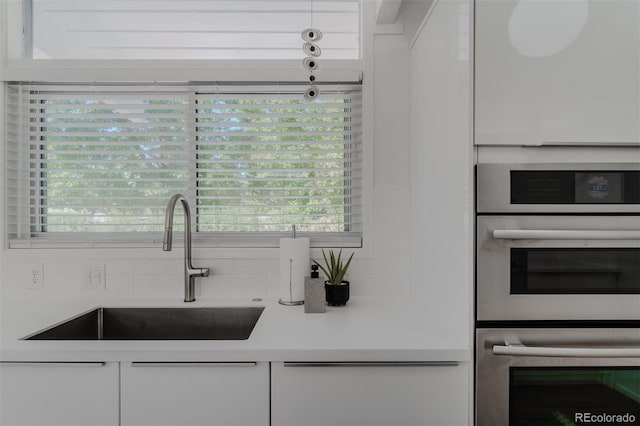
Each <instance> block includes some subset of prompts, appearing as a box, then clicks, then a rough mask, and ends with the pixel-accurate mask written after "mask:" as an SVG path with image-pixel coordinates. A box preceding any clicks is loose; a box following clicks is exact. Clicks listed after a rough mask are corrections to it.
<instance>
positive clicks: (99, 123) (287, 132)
mask: <svg viewBox="0 0 640 426" xmlns="http://www.w3.org/2000/svg"><path fill="white" fill-rule="evenodd" d="M305 89H306V86H305V85H295V84H279V85H235V86H233V85H216V86H213V85H204V84H200V85H195V84H191V85H187V84H185V85H158V84H156V85H151V86H149V85H147V86H143V85H80V84H78V85H68V84H67V85H51V84H26V83H25V84H10V85H9V86H8V93H7V97H8V102H7V118H6V120H7V135H8V143H7V148H6V149H7V152H6V175H7V183H6V188H7V200H6V203H7V228H8V229H7V231H8V232H7V233H8V236H9V239H10V247H33V246H38V244H49V245H54V246H59V245H61V244H66V243H67V242H68V243H69V244H70V245H73V246H77V245H78V244H82V243H84V244H87V245H116V246H118V245H120V244H123V243H126V244H127V245H130V244H132V243H137V244H140V245H154V244H157V242H158V239H159V238H161V233H162V230H163V220H164V210H165V207H166V203H167V201H168V199H169V197H170V196H171V195H173V194H174V193H183V194H184V195H186V196H187V197H188V198H189V200H190V204H191V206H192V210H195V214H194V215H193V216H194V217H193V223H192V224H190V226H191V227H192V229H193V230H194V231H195V233H196V236H195V241H196V243H197V244H200V245H205V246H229V245H241V246H254V247H264V246H272V247H277V246H278V238H280V237H282V236H283V235H284V234H286V233H288V232H289V229H290V226H291V224H295V225H296V226H297V229H298V230H299V231H300V232H301V233H306V234H307V235H309V236H310V237H311V241H312V244H313V245H317V246H321V245H342V246H360V243H361V231H362V229H361V228H362V138H361V136H362V130H361V120H362V119H361V108H362V105H361V90H360V89H361V88H360V85H359V84H331V85H323V86H321V94H320V97H319V98H318V99H316V100H315V101H313V102H309V101H305V100H304V99H303V96H302V94H303V92H304V90H305ZM176 218H178V216H176Z"/></svg>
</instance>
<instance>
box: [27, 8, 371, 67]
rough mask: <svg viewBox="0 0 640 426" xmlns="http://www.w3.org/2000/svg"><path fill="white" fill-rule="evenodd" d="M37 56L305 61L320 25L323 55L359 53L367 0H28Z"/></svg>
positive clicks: (30, 48)
mask: <svg viewBox="0 0 640 426" xmlns="http://www.w3.org/2000/svg"><path fill="white" fill-rule="evenodd" d="M24 5H25V13H24V14H23V16H24V17H25V21H26V22H25V31H24V34H25V36H26V37H25V44H26V46H25V57H27V58H33V59H209V60H217V59H302V58H303V57H304V55H303V53H302V48H301V47H302V43H303V42H302V40H301V38H300V34H301V32H302V30H304V29H305V28H308V27H312V26H313V27H316V28H318V29H320V30H321V31H322V32H323V34H324V37H323V38H322V41H321V43H320V45H321V48H322V58H323V59H359V58H360V0H269V1H265V0H232V1H227V0H225V1H223V0H25V1H24Z"/></svg>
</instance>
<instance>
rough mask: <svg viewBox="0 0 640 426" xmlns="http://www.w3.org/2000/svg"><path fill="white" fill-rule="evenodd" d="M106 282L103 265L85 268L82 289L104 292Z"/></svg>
mask: <svg viewBox="0 0 640 426" xmlns="http://www.w3.org/2000/svg"><path fill="white" fill-rule="evenodd" d="M106 281H107V274H106V268H105V265H91V266H87V269H86V271H85V276H84V288H87V289H92V290H104V289H105V286H106Z"/></svg>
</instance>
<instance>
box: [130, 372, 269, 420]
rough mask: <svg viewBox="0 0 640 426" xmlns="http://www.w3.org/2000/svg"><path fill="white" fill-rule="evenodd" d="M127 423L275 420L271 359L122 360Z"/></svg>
mask: <svg viewBox="0 0 640 426" xmlns="http://www.w3.org/2000/svg"><path fill="white" fill-rule="evenodd" d="M121 375H122V381H121V386H122V406H121V409H122V425H123V426H133V425H154V426H160V425H167V426H169V425H171V426H175V425H181V426H188V425H198V426H201V425H225V426H233V425H237V426H254V425H255V426H257V425H261V426H267V425H268V424H269V365H268V363H264V362H263V363H246V362H240V363H215V362H213V363H208V362H195V363H188V362H187V363H184V362H180V363H171V362H163V363H147V362H143V363H122V366H121Z"/></svg>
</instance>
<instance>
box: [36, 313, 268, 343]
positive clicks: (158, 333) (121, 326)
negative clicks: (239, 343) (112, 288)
mask: <svg viewBox="0 0 640 426" xmlns="http://www.w3.org/2000/svg"><path fill="white" fill-rule="evenodd" d="M263 310H264V307H261V306H260V307H258V306H249V307H203V308H96V309H94V310H92V311H90V312H87V313H84V314H81V315H79V316H76V317H73V318H70V319H68V320H66V321H64V322H62V323H60V324H56V325H53V326H51V327H48V328H46V329H44V330H41V331H39V332H37V333H35V334H32V335H29V336H27V337H25V338H24V339H25V340H245V339H248V338H249V335H250V334H251V332H252V331H253V328H254V326H255V325H256V323H257V322H258V319H259V318H260V315H261V314H262V311H263Z"/></svg>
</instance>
